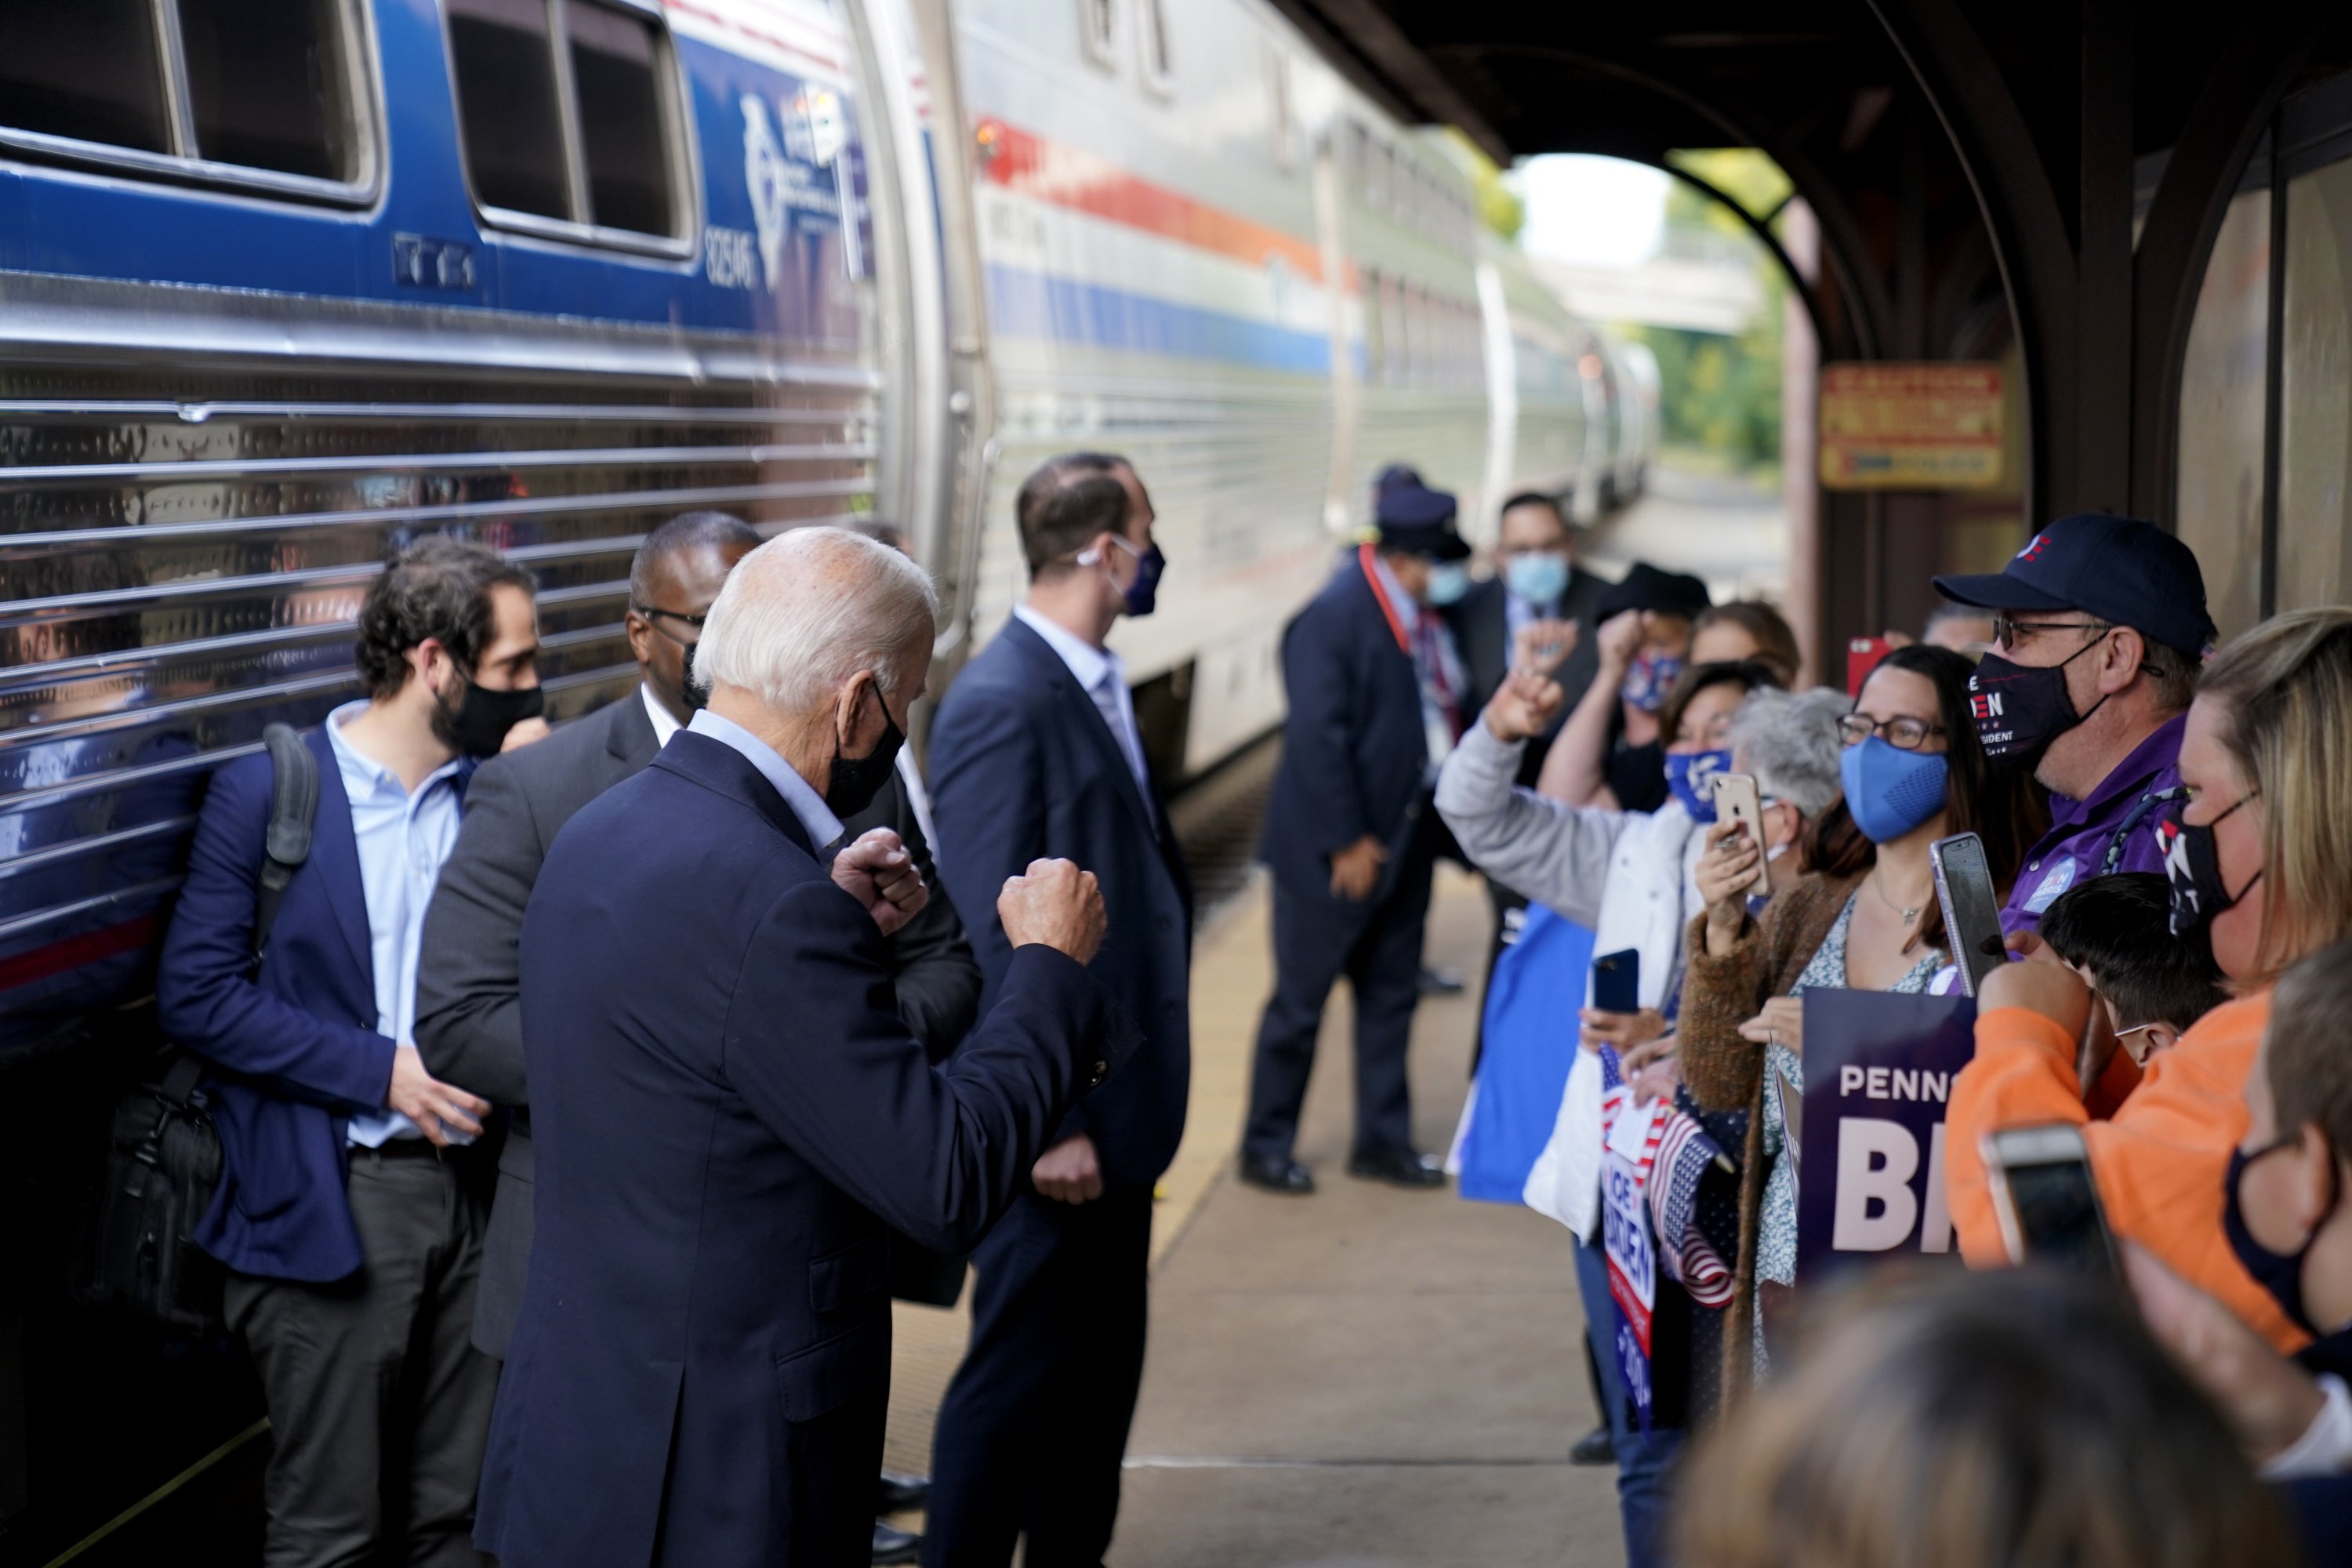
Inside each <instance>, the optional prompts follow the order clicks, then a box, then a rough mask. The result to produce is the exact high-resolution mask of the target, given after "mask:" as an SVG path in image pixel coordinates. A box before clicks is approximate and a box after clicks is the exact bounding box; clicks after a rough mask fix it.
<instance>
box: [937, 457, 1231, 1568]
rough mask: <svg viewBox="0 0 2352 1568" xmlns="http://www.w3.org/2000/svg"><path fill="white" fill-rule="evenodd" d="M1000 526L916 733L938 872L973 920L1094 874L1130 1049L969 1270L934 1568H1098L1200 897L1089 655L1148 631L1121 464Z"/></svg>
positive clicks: (1168, 1152) (1133, 513) (1025, 489)
mask: <svg viewBox="0 0 2352 1568" xmlns="http://www.w3.org/2000/svg"><path fill="white" fill-rule="evenodd" d="M1014 510H1015V514H1016V518H1017V521H1019V524H1020V528H1021V543H1022V549H1023V551H1024V553H1025V554H1026V556H1027V558H1028V563H1029V578H1030V585H1029V594H1028V597H1027V599H1026V600H1025V601H1024V603H1023V604H1022V605H1019V606H1018V607H1017V608H1015V609H1014V611H1013V618H1012V619H1011V620H1010V621H1009V622H1007V623H1006V625H1005V626H1004V629H1003V631H1001V632H999V633H998V634H997V636H996V638H995V640H994V641H992V643H990V644H989V646H988V647H986V648H984V649H982V651H981V653H980V655H979V656H978V657H977V658H974V659H973V660H972V661H971V665H970V667H968V668H966V669H965V670H964V671H963V672H962V674H961V675H960V676H958V677H957V679H956V683H955V686H954V689H952V690H950V692H949V693H948V697H947V700H946V701H945V702H944V703H943V704H942V705H941V707H940V716H939V722H938V724H937V726H936V727H935V728H934V730H933V731H932V736H931V780H932V786H933V793H934V795H935V796H936V803H935V811H936V814H937V816H938V820H939V825H940V847H939V856H940V874H941V875H942V876H943V877H944V878H945V879H946V880H947V885H948V890H949V892H950V894H952V895H953V896H954V898H955V900H956V902H957V904H958V905H959V907H961V908H962V909H964V910H967V911H975V910H985V909H986V905H985V904H984V903H976V902H975V901H974V900H978V899H979V896H980V893H981V891H982V889H986V888H988V887H990V886H992V885H993V883H994V882H995V881H997V880H999V879H1002V878H1003V875H1004V874H1005V870H1004V868H1007V867H1013V868H1018V867H1020V866H1023V865H1025V864H1027V863H1028V862H1029V861H1030V860H1032V859H1034V858H1038V857H1040V856H1063V857H1067V858H1071V859H1074V860H1076V861H1078V862H1079V863H1080V864H1082V865H1085V866H1087V867H1089V868H1092V869H1093V870H1094V871H1095V873H1096V875H1097V877H1099V878H1100V879H1101V882H1102V889H1103V900H1104V902H1105V905H1106V906H1107V908H1108V910H1109V915H1110V935H1109V937H1108V939H1107V940H1106V941H1105V942H1104V943H1103V948H1102V951H1101V952H1100V953H1098V954H1097V956H1096V959H1095V963H1094V972H1095V974H1096V977H1097V979H1099V980H1100V981H1101V982H1102V984H1103V986H1104V988H1105V989H1106V990H1108V992H1109V993H1110V994H1111V995H1112V996H1114V997H1116V998H1117V999H1118V1005H1119V1006H1120V1008H1121V1009H1122V1011H1123V1012H1124V1013H1125V1015H1126V1016H1128V1017H1129V1018H1130V1019H1131V1020H1133V1021H1134V1023H1135V1024H1136V1025H1137V1026H1139V1029H1140V1030H1141V1032H1142V1035H1143V1040H1144V1043H1143V1046H1142V1047H1141V1048H1140V1049H1139V1051H1138V1052H1137V1054H1136V1059H1135V1060H1134V1062H1133V1063H1132V1064H1130V1065H1129V1067H1128V1068H1127V1069H1126V1071H1125V1072H1124V1073H1123V1074H1122V1075H1121V1076H1120V1078H1119V1079H1118V1081H1116V1082H1114V1083H1113V1084H1111V1085H1110V1086H1109V1087H1108V1088H1107V1089H1104V1090H1103V1092H1102V1093H1100V1094H1097V1095H1096V1096H1094V1097H1093V1098H1092V1099H1090V1100H1087V1102H1086V1104H1085V1105H1083V1106H1081V1107H1079V1108H1077V1109H1076V1110H1074V1111H1073V1112H1072V1113H1071V1114H1070V1115H1069V1116H1068V1117H1067V1118H1066V1119H1065V1120H1064V1121H1063V1122H1062V1124H1061V1126H1060V1127H1058V1128H1056V1129H1055V1133H1054V1139H1053V1142H1052V1146H1051V1147H1050V1148H1048V1149H1047V1150H1046V1152H1045V1156H1044V1158H1042V1159H1040V1160H1039V1161H1038V1162H1037V1163H1036V1166H1035V1168H1034V1170H1033V1171H1031V1172H1030V1173H1029V1181H1028V1183H1027V1184H1025V1185H1024V1189H1023V1191H1022V1193H1021V1195H1020V1196H1019V1198H1017V1199H1016V1200H1015V1201H1014V1203H1013V1207H1012V1209H1011V1210H1010V1211H1009V1212H1008V1213H1007V1214H1006V1215H1005V1216H1004V1218H1003V1221H1001V1222H1000V1223H999V1224H998V1226H997V1227H996V1229H995V1230H993V1231H992V1232H991V1233H990V1234H989V1237H988V1239H987V1240H986V1241H985V1242H983V1243H982V1246H981V1249H980V1251H979V1253H978V1255H977V1256H976V1257H975V1258H974V1259H973V1261H974V1263H975V1264H976V1265H977V1266H978V1269H979V1279H978V1283H977V1285H976V1286H975V1288H974V1290H973V1295H972V1330H971V1346H970V1348H969V1349H968V1350H967V1351H966V1352H965V1354H964V1362H963V1365H962V1367H961V1369H959V1370H958V1372H957V1373H956V1377H955V1382H954V1383H953V1384H951V1385H950V1388H949V1389H948V1395H947V1399H946V1401H945V1402H944V1403H943V1404H942V1405H941V1406H940V1418H939V1427H938V1436H937V1438H936V1440H935V1443H934V1446H933V1453H932V1459H931V1499H930V1510H929V1514H928V1515H927V1518H926V1544H925V1548H924V1555H923V1560H924V1562H925V1563H929V1564H931V1565H932V1568H943V1565H950V1564H952V1565H955V1568H966V1565H986V1568H1003V1565H1004V1564H1006V1563H1011V1562H1012V1560H1013V1544H1014V1542H1015V1541H1016V1540H1017V1539H1020V1538H1022V1537H1024V1536H1025V1537H1026V1544H1025V1546H1024V1559H1023V1560H1024V1562H1025V1563H1028V1564H1030V1568H1077V1565H1083V1568H1095V1565H1096V1564H1098V1563H1101V1561H1102V1556H1103V1553H1104V1552H1105V1551H1106V1550H1108V1547H1109V1545H1110V1539H1111V1531H1112V1529H1113V1526H1114V1525H1115V1524H1116V1522H1117V1521H1118V1491H1119V1469H1120V1465H1121V1462H1122V1460H1123V1458H1125V1455H1126V1451H1127V1432H1128V1426H1129V1423H1130V1421H1131V1420H1132V1419H1133V1417H1134V1415H1135V1394H1136V1389H1137V1386H1138V1385H1139V1383H1140V1382H1141V1380H1142V1376H1143V1347H1144V1320H1145V1300H1146V1284H1147V1280H1146V1272H1147V1266H1148V1264H1149V1261H1150V1247H1151V1190H1152V1184H1154V1183H1155V1182H1157V1181H1158V1180H1159V1178H1160V1173H1161V1172H1163V1171H1165V1170H1166V1169H1167V1168H1168V1163H1169V1161H1170V1160H1171V1159H1172V1158H1173V1157H1174V1156H1175V1152H1176V1144H1177V1141H1178V1140H1179V1139H1181V1137H1182V1136H1183V1132H1184V1100H1185V1094H1186V1091H1187V1089H1188V1087H1189V1085H1190V1082H1191V1077H1192V1004H1191V966H1192V882H1191V879H1190V878H1189V876H1188V875H1187V873H1186V870H1185V866H1184V855H1183V851H1182V850H1181V849H1180V848H1178V847H1177V844H1176V839H1175V836H1174V834H1173V833H1172V832H1171V830H1170V828H1169V825H1168V808H1167V805H1166V803H1165V802H1164V801H1162V800H1161V799H1160V794H1159V791H1158V790H1157V789H1156V788H1155V787H1154V785H1153V782H1152V777H1151V770H1150V765H1149V763H1148V761H1147V758H1146V754H1145V752H1144V749H1143V737H1142V734H1141V732H1140V731H1139V729H1138V728H1137V725H1136V721H1135V705H1134V702H1133V700H1132V699H1131V697H1130V696H1129V689H1128V683H1127V673H1126V668H1125V667H1124V666H1123V665H1122V664H1121V663H1120V661H1119V658H1118V655H1117V654H1116V653H1113V652H1111V651H1110V650H1109V649H1108V647H1106V646H1105V639H1106V638H1108V636H1109V635H1110V630H1111V627H1112V626H1115V625H1116V624H1117V623H1118V619H1119V617H1120V616H1141V615H1149V614H1150V613H1151V610H1152V608H1153V598H1154V595H1155V594H1156V593H1157V591H1158V587H1159V582H1160V570H1161V567H1162V566H1163V565H1164V563H1165V557H1164V556H1162V555H1161V553H1160V547H1159V546H1158V545H1157V544H1155V543H1154V542H1152V538H1151V524H1152V510H1151V500H1150V496H1149V495H1148V494H1147V493H1146V492H1145V490H1144V488H1143V482H1142V480H1141V479H1139V478H1137V477H1136V473H1135V470H1134V468H1132V467H1130V466H1129V464H1128V463H1127V462H1126V461H1125V460H1124V459H1122V458H1113V457H1106V456H1103V455H1100V454H1097V453H1073V454H1070V455H1068V456H1066V457H1061V458H1055V459H1053V460H1052V461H1050V462H1048V463H1046V464H1045V466H1044V467H1043V468H1039V469H1038V470H1037V471H1036V472H1035V473H1034V474H1032V475H1030V476H1029V479H1027V481H1026V482H1024V484H1023V485H1022V487H1021V494H1020V496H1019V498H1018V500H1017V501H1016V503H1015V508H1014ZM971 934H972V942H973V946H974V947H975V948H976V949H977V951H978V952H979V954H980V963H981V969H982V973H983V975H984V976H985V981H986V986H987V990H986V992H985V993H984V999H985V998H989V997H993V996H995V995H996V994H998V993H999V991H1000V990H1001V989H1002V988H1003V986H1004V985H1005V984H1007V983H1008V980H1009V976H1010V973H1011V966H1012V963H1013V957H1014V954H1013V949H1012V946H1011V944H1010V942H1008V941H1007V939H1006V936H1005V933H1004V931H1003V930H1002V929H1001V928H1000V927H999V926H998V925H997V924H996V922H994V921H990V920H988V919H987V918H986V917H985V915H984V914H980V913H975V915H974V918H973V921H972V928H971ZM983 1005H984V1004H983Z"/></svg>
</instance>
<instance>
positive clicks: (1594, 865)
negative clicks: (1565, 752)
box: [1437, 722, 1631, 926]
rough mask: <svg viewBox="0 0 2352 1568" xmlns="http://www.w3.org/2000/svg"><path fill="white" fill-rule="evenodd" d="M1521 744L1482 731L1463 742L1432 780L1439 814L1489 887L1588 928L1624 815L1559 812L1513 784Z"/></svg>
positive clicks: (1481, 727)
mask: <svg viewBox="0 0 2352 1568" xmlns="http://www.w3.org/2000/svg"><path fill="white" fill-rule="evenodd" d="M1524 749H1525V748H1524V744H1523V743H1519V742H1513V743H1506V742H1501V741H1498V740H1496V739H1495V735H1494V731H1491V730H1488V729H1487V728H1486V725H1485V723H1483V722H1479V723H1474V724H1472V725H1471V726H1470V728H1469V729H1468V730H1467V731H1465V733H1464V734H1463V737H1462V741H1461V743H1460V744H1459V745H1457V746H1455V747H1454V754H1453V755H1452V756H1450V757H1448V758H1446V759H1445V766H1444V769H1443V770H1442V771H1441V772H1440V773H1438V775H1437V812H1438V815H1439V816H1443V817H1444V818H1445V826H1448V827H1450V828H1452V829H1453V830H1454V841H1455V842H1456V843H1458V844H1460V845H1461V846H1462V852H1463V853H1464V854H1465V855H1466V856H1468V857H1469V858H1470V862H1471V864H1473V865H1475V866H1476V867H1477V868H1479V869H1480V870H1482V871H1484V872H1486V874H1487V875H1488V876H1490V877H1492V878H1494V879H1495V880H1496V881H1498V882H1500V883H1502V884H1503V885H1504V886H1505V887H1507V888H1510V889H1514V890H1516V891H1517V892H1520V893H1523V894H1525V895H1526V896H1527V897H1528V898H1530V899H1533V900H1536V902H1538V903H1539V904H1548V905H1549V906H1550V907H1551V908H1552V909H1554V910H1558V911H1559V913H1561V914H1563V915H1566V916H1567V917H1568V918H1569V919H1570V920H1572V921H1578V922H1579V923H1580V924H1583V925H1588V926H1589V925H1591V924H1592V923H1593V922H1594V921H1595V920H1597V919H1598V918H1599V915H1600V912H1601V886H1602V884H1603V883H1605V882H1606V881H1607V880H1608V878H1609V856H1610V851H1611V850H1612V849H1613V848H1615V847H1616V844H1617V836H1618V835H1619V834H1620V833H1622V832H1623V831H1624V829H1625V824H1626V822H1627V821H1628V820H1629V817H1630V815H1631V814H1629V813H1626V812H1622V811H1603V810H1601V809H1600V808H1598V807H1596V806H1572V805H1562V804H1561V803H1560V802H1559V801H1556V800H1553V799H1550V798H1549V797H1548V796H1545V795H1538V794H1537V793H1536V792H1535V791H1533V790H1531V789H1523V788H1521V787H1520V786H1519V785H1518V784H1517V783H1516V782H1515V781H1516V780H1517V777H1518V773H1519V754H1520V752H1522V751H1523V750H1524Z"/></svg>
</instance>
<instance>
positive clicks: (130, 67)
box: [0, 0, 172, 153]
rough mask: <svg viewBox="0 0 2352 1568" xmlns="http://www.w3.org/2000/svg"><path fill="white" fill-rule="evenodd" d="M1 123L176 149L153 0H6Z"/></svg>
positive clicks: (1, 10)
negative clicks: (55, 0) (57, 1)
mask: <svg viewBox="0 0 2352 1568" xmlns="http://www.w3.org/2000/svg"><path fill="white" fill-rule="evenodd" d="M0 124H5V125H6V126H7V127H9V128H10V129H11V130H16V131H32V132H38V133H40V134H42V135H44V136H69V137H71V138H73V139H74V140H75V141H77V142H100V143H103V144H104V145H106V146H110V147H131V148H135V149H137V150H138V151H140V152H142V153H168V152H170V151H171V150H172V132H171V118H170V114H169V111H168V110H167V109H166V107H165V103H164V99H163V61H162V59H161V58H160V57H159V55H158V54H157V51H156V47H155V19H154V16H153V13H152V9H151V7H150V6H149V5H148V3H147V0H78V3H77V4H75V5H24V4H13V5H0Z"/></svg>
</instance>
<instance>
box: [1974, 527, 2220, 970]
mask: <svg viewBox="0 0 2352 1568" xmlns="http://www.w3.org/2000/svg"><path fill="white" fill-rule="evenodd" d="M1936 588H1937V592H1939V593H1941V594H1942V595H1944V596H1945V597H1946V598H1948V599H1952V600H1955V601H1957V602H1958V603H1960V604H1963V605H1975V606H1976V607H1978V608H1979V609H1985V610H1990V611H1992V612H1993V643H1992V651H1990V653H1988V654H1986V655H1985V656H1984V658H1983V660H1982V661H1981V662H1980V663H1979V664H1978V666H1977V672H1976V676H1975V678H1974V679H1972V680H1971V681H1970V682H1969V708H1970V710H1971V711H1972V713H1973V714H1974V716H1975V719H1976V726H1977V736H1978V739H1979V740H1980V741H1981V742H1983V743H1984V749H1985V754H1986V756H1987V757H1989V758H1990V759H1991V761H1992V763H1993V765H1994V766H1996V767H2001V766H2008V767H2021V768H2032V770H2033V776H2034V777H2035V778H2036V779H2038V780H2040V781H2041V783H2042V785H2043V786H2044V787H2045V788H2047V789H2048V790H2049V791H2050V792H2051V795H2052V799H2051V802H2050V807H2051V814H2052V816H2053V822H2052V824H2051V827H2050V831H2049V832H2048V833H2046V834H2044V835H2043V836H2042V840H2041V842H2040V843H2038V844H2036V845H2035V846H2034V847H2032V850H2031V851H2029V852H2028V853H2027V855H2026V857H2025V863H2024V865H2023V867H2022V868H2021V870H2020V871H2019V873H2018V878H2017V886H2016V887H2015V889H2013V890H2012V891H2011V894H2010V899H2009V906H2008V907H2007V908H2006V909H2004V910H2001V917H2000V918H2001V925H2002V927H2003V929H2004V930H2007V931H2030V930H2032V929H2033V928H2034V926H2035V925H2036V924H2037V922H2039V921H2040V920H2041V918H2042V910H2046V909H2048V908H2049V907H2050V904H2051V902H2052V900H2054V899H2056V898H2057V897H2058V895H2059V894H2061V893H2063V892H2064V891H2065V890H2066V889H2068V888H2071V887H2073V886H2074V884H2076V883H2077V882H2081V881H2083V880H2085V879H2089V878H2092V877H2100V876H2105V874H2106V873H2108V872H2110V871H2157V870H2161V869H2163V864H2164V857H2163V854H2162V852H2161V851H2160V850H2159V849H2158V847H2157V840H2156V826H2157V823H2158V819H2159V818H2161V817H2162V816H2164V815H2165V810H2164V808H2165V805H2166V804H2167V803H2168V802H2170V801H2172V800H2175V799H2177V798H2178V797H2179V794H2180V768H2179V757H2180V731H2181V725H2182V721H2183V715H2185V714H2186V713H2187V711H2188V709H2189V699H2190V698H2191V697H2193V696H2194V695H2195V694H2196V690H2197V671H2198V669H2199V668H2200V666H2201V665H2202V664H2203V662H2204V658H2205V653H2206V650H2207V649H2208V648H2209V647H2210V646H2211V644H2212V641H2213V620H2212V617H2211V616H2209V615H2207V614H2206V612H2205V578H2204V575H2203V574H2201V573H2200V572H2199V571H2198V569H2197V557H2196V556H2195V555H2193V554H2191V553H2190V552H2189V547H2188V546H2187V545H2185V544H2183V543H2181V542H2180V541H2179V540H2178V539H2175V538H2173V537H2172V535H2170V534H2168V533H2167V532H2165V531H2163V530H2162V529H2159V528H2158V527H2156V526H2155V525H2154V524H2152V523H2147V522H2142V521H2138V520H2137V519H2136V518H2128V517H2110V516H2108V515H2106V514H2105V513H2104V512H2077V513H2075V514H2074V515H2073V516H2071V517H2062V518H2060V519H2059V520H2058V521H2055V522H2053V523H2052V524H2050V526H2049V527H2047V528H2045V529H2043V530H2042V531H2041V532H2039V533H2037V534H2035V535H2034V536H2033V538H2032V541H2031V542H2028V543H2027V545H2026V546H2025V548H2024V549H2022V550H2021V551H2019V552H2017V555H2016V557H2015V558H2014V559H2013V560H2011V562H2010V563H2009V564H2008V566H2007V567H2005V568H2003V569H2002V570H2001V571H2000V572H1999V573H1997V574H1980V575H1973V576H1945V577H1938V578H1937V579H1936Z"/></svg>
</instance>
